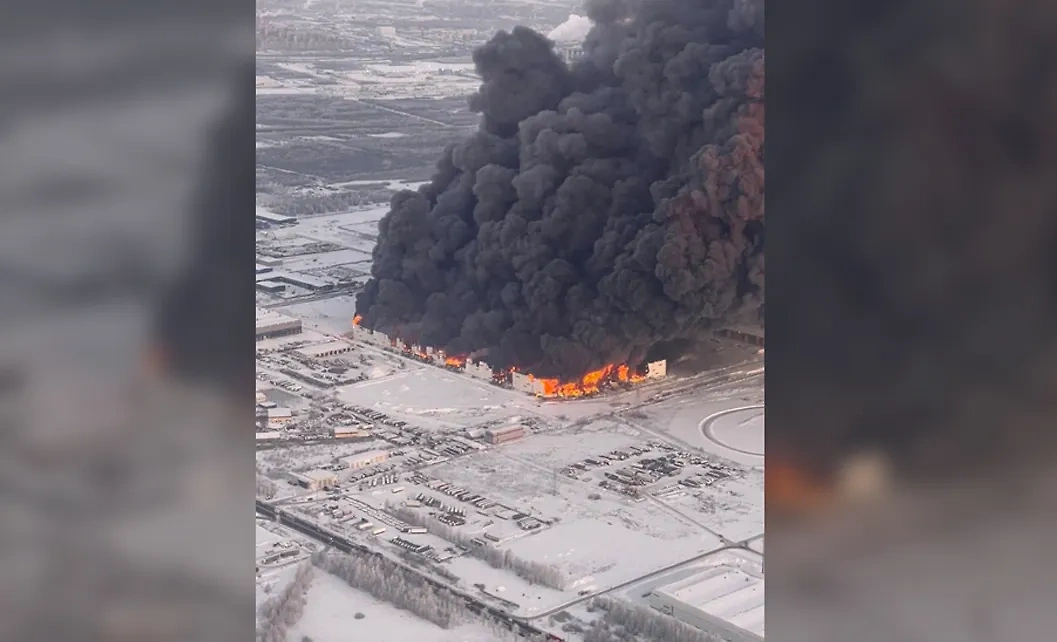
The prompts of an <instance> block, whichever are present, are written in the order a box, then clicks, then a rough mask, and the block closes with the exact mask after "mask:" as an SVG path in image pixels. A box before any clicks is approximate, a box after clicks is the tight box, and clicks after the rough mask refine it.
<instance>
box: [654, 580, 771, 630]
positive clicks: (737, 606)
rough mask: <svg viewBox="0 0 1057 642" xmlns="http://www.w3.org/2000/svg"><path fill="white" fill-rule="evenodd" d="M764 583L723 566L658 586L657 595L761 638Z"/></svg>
mask: <svg viewBox="0 0 1057 642" xmlns="http://www.w3.org/2000/svg"><path fill="white" fill-rule="evenodd" d="M763 582H764V580H763V578H762V577H757V576H755V575H750V574H749V573H746V572H745V571H743V570H741V569H739V568H737V567H734V566H726V565H724V566H717V567H714V568H711V569H709V570H708V571H705V572H704V573H700V574H697V575H693V576H691V577H688V578H686V579H683V580H679V581H677V582H674V583H672V584H669V585H667V586H663V587H660V588H658V589H656V593H658V594H659V595H665V596H667V597H669V598H672V599H675V600H678V601H679V602H682V603H683V604H686V605H687V606H690V607H693V608H696V609H698V610H700V611H702V612H704V613H707V614H708V615H711V616H712V617H715V618H717V619H720V620H724V621H726V622H729V623H730V624H733V625H734V626H736V627H738V628H740V629H744V630H746V631H749V632H751V633H755V634H756V635H759V636H763V632H764V584H763Z"/></svg>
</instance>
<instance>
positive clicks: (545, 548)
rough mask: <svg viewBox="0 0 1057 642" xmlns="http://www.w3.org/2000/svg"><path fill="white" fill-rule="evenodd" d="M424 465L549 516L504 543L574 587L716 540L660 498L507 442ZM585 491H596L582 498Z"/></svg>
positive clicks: (637, 571)
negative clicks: (617, 487)
mask: <svg viewBox="0 0 1057 642" xmlns="http://www.w3.org/2000/svg"><path fill="white" fill-rule="evenodd" d="M511 445H513V444H511ZM596 452H598V451H597V450H596ZM425 472H426V473H427V474H429V475H430V476H433V477H437V478H439V479H443V480H445V481H449V482H451V483H454V484H456V485H458V486H461V487H463V488H467V489H471V490H473V491H474V492H480V493H484V494H486V495H487V496H488V497H489V499H492V500H493V501H499V502H502V503H504V504H505V505H507V506H510V507H511V508H513V509H515V510H519V511H521V512H523V513H527V514H530V515H533V516H536V517H538V518H540V519H543V520H554V521H555V523H554V524H552V525H550V526H547V527H544V528H541V529H539V531H537V532H535V533H533V534H531V535H528V536H524V537H519V538H517V539H514V540H511V541H510V542H509V543H504V545H503V546H504V548H509V549H510V550H511V551H513V552H514V553H515V554H516V555H518V556H519V557H523V558H525V559H530V560H534V561H538V562H542V563H545V564H552V565H557V566H558V567H560V568H562V569H563V570H564V571H565V573H566V575H567V576H568V577H569V578H570V579H572V580H573V581H574V582H577V585H576V588H577V589H578V590H579V589H589V588H602V587H609V586H613V585H615V584H619V583H621V582H626V581H629V580H632V579H634V578H636V577H639V576H641V575H643V574H645V573H649V572H652V571H654V570H656V569H658V568H661V567H663V566H666V565H670V564H675V563H678V562H681V561H684V560H687V559H689V558H691V557H694V556H696V555H701V554H703V553H706V552H709V551H712V550H715V549H716V548H718V547H719V546H720V545H721V541H720V540H719V538H717V537H716V536H714V535H712V534H710V533H708V532H707V531H705V530H704V529H702V528H700V527H698V526H696V525H694V524H693V523H691V522H689V521H687V520H685V519H682V518H681V517H680V516H679V515H678V514H674V513H672V512H670V511H668V510H666V509H665V508H664V507H662V506H659V505H656V504H654V503H652V502H649V501H643V502H639V503H633V502H631V501H630V500H627V499H626V498H624V497H622V496H619V495H616V494H614V493H605V492H603V493H595V487H593V486H592V485H590V484H588V483H586V482H582V481H576V480H571V479H568V478H565V477H563V476H561V475H559V474H558V468H557V467H547V466H545V465H540V464H538V463H532V462H531V461H530V460H528V459H527V458H521V457H518V455H517V452H516V451H514V450H513V449H512V448H509V447H503V448H499V449H496V450H492V451H487V452H484V453H479V454H475V455H470V456H467V457H463V458H460V459H459V460H457V461H454V462H447V463H442V464H439V465H436V466H432V467H429V468H428V469H427V470H426V471H425ZM589 495H591V496H593V497H597V499H588V496H589ZM557 605H558V604H556V603H547V602H545V601H542V600H537V601H536V603H535V604H530V605H525V606H526V607H527V608H528V610H529V612H539V611H542V610H548V609H549V608H553V607H555V606H557ZM533 607H535V608H533Z"/></svg>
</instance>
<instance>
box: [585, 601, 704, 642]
mask: <svg viewBox="0 0 1057 642" xmlns="http://www.w3.org/2000/svg"><path fill="white" fill-rule="evenodd" d="M591 604H592V606H593V607H594V608H598V609H601V610H602V611H604V613H605V614H604V615H603V616H602V617H601V618H599V619H597V620H595V621H593V622H592V623H591V628H589V629H588V630H587V632H586V633H585V634H584V642H640V641H641V640H649V641H653V642H724V640H723V638H721V637H719V636H718V635H715V634H713V633H708V632H706V631H702V630H701V629H698V628H696V627H693V626H690V625H689V624H686V623H685V622H680V621H679V620H677V619H675V618H673V617H669V616H667V615H665V614H663V613H661V612H660V611H658V610H656V609H654V608H651V607H649V606H646V605H644V604H634V603H632V602H628V601H626V600H620V599H616V598H612V597H607V596H599V597H596V598H594V599H593V600H592V601H591Z"/></svg>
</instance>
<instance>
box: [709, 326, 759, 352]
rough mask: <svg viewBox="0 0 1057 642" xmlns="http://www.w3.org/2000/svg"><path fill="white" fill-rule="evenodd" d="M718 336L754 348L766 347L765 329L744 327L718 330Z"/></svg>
mask: <svg viewBox="0 0 1057 642" xmlns="http://www.w3.org/2000/svg"><path fill="white" fill-rule="evenodd" d="M716 335H717V336H720V337H724V338H727V339H733V340H734V341H740V342H741V343H747V344H749V345H753V346H760V347H761V348H762V347H764V332H763V328H755V327H749V326H742V327H736V328H722V329H720V330H716Z"/></svg>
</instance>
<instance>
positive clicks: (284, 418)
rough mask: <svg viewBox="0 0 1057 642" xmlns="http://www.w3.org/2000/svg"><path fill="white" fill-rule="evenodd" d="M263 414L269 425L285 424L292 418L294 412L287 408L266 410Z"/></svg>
mask: <svg viewBox="0 0 1057 642" xmlns="http://www.w3.org/2000/svg"><path fill="white" fill-rule="evenodd" d="M265 412H266V413H267V414H266V416H267V418H268V423H269V424H285V423H287V422H289V421H290V420H292V419H293V418H294V412H293V411H292V410H290V409H289V408H268V409H267V410H266V411H265Z"/></svg>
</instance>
